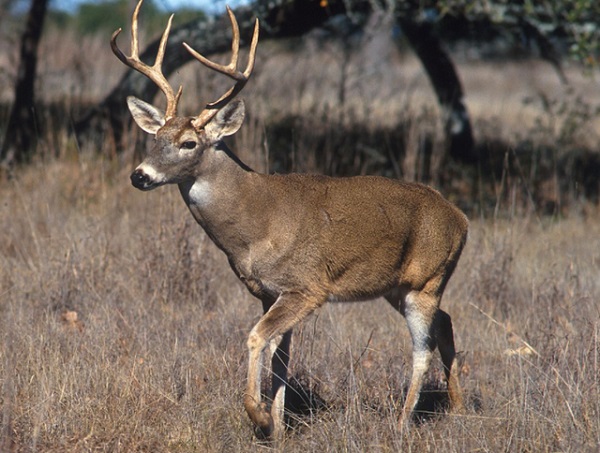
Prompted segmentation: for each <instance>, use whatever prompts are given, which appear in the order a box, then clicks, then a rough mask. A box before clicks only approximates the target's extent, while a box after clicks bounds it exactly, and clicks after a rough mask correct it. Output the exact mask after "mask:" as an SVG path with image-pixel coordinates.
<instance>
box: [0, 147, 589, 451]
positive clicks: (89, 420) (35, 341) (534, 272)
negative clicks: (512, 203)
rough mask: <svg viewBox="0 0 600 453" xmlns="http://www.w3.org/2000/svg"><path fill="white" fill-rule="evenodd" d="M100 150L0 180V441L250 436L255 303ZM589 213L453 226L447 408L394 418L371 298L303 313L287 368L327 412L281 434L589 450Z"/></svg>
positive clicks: (203, 242) (395, 356)
mask: <svg viewBox="0 0 600 453" xmlns="http://www.w3.org/2000/svg"><path fill="white" fill-rule="evenodd" d="M113 165H114V164H112V163H108V162H103V161H101V160H97V159H89V158H85V157H83V156H82V157H81V159H80V160H79V161H68V160H63V161H59V162H51V163H47V164H43V165H42V164H39V165H37V166H35V167H32V168H29V169H27V170H24V171H23V172H21V173H19V174H18V175H17V177H16V178H15V179H14V180H12V181H9V182H6V183H5V184H3V186H2V187H1V188H0V198H1V199H2V200H3V202H2V205H1V207H0V209H1V215H0V219H2V220H1V228H2V231H3V233H4V234H3V236H2V241H1V242H0V260H1V261H0V265H1V269H2V271H1V274H0V294H1V300H2V302H1V305H0V335H1V338H0V384H1V387H2V399H1V400H0V402H1V407H0V414H1V420H2V431H1V442H0V450H2V451H92V450H93V451H253V450H256V449H259V448H263V449H265V448H267V447H266V446H264V445H259V444H258V443H256V441H255V440H254V438H253V434H252V427H251V424H250V421H249V420H248V419H247V417H246V415H245V413H244V412H243V408H242V404H241V400H242V392H243V389H244V382H245V368H246V353H245V336H246V334H247V332H248V331H249V330H250V328H251V326H252V325H253V323H254V322H255V321H256V320H257V319H258V317H259V315H260V304H259V303H257V302H256V301H254V300H253V299H252V298H251V297H250V296H249V295H247V294H246V292H245V290H244V288H243V287H242V286H241V284H239V283H238V282H237V281H236V280H235V277H234V276H233V274H232V273H231V272H230V271H229V269H228V267H227V264H226V262H225V259H224V257H223V256H222V255H221V253H220V252H218V251H217V250H216V248H215V247H214V246H213V245H212V244H211V243H210V241H209V240H208V239H207V238H206V237H205V236H204V234H203V232H202V231H201V229H200V228H199V227H198V226H196V225H195V224H194V223H193V220H192V218H191V216H190V215H189V214H188V213H187V212H186V208H185V206H184V204H183V203H182V202H181V200H180V199H179V195H178V193H177V191H176V189H175V188H172V187H170V188H164V189H161V190H160V191H157V192H154V193H151V194H145V193H141V192H139V191H136V190H134V189H132V188H130V187H129V184H128V182H127V175H126V172H125V171H121V170H115V169H114V168H113ZM598 220H599V217H598V213H597V212H595V213H592V214H589V213H588V217H587V218H584V217H579V216H573V218H569V219H563V220H560V221H553V222H549V221H548V222H546V221H539V220H536V219H528V218H526V219H523V218H519V219H512V220H504V221H500V220H498V221H492V220H490V219H479V220H474V221H473V222H472V229H471V237H470V242H469V244H468V246H467V248H466V250H465V253H464V255H463V258H462V260H461V262H460V265H459V267H458V270H457V272H456V274H455V276H454V277H453V279H452V281H451V284H450V286H449V288H448V290H447V293H446V298H445V300H444V307H445V308H446V309H447V310H448V311H449V312H450V313H451V314H452V316H453V319H454V324H455V329H456V337H457V343H458V347H459V349H460V350H461V351H462V357H463V359H464V362H463V365H462V376H461V380H462V383H463V385H464V388H465V392H466V396H467V399H468V411H467V413H466V414H464V415H461V416H453V415H445V414H440V415H436V416H434V417H433V418H431V419H429V420H427V421H425V422H423V423H422V424H416V425H414V426H413V427H412V428H411V429H410V431H409V432H406V433H401V432H399V431H397V430H396V417H397V416H398V409H399V407H400V405H401V402H402V398H403V392H404V389H405V387H406V385H407V383H408V378H409V371H410V368H409V367H410V365H409V364H410V340H409V337H408V334H407V331H406V328H405V327H404V321H403V320H401V319H400V317H399V316H398V315H397V314H396V313H394V312H393V310H392V309H391V308H390V307H389V306H387V305H386V304H385V303H384V302H383V301H375V302H372V303H362V304H350V305H345V304H335V305H329V306H327V307H325V308H324V309H322V310H321V311H320V312H319V313H317V314H316V315H315V316H313V317H311V318H310V319H309V320H308V321H307V322H306V323H305V324H304V325H303V327H302V328H301V329H299V331H298V332H297V334H296V336H295V359H294V364H293V369H292V373H293V375H294V376H296V377H297V378H299V379H301V381H302V383H303V384H304V386H307V387H310V388H312V389H313V390H314V391H316V392H317V393H318V394H319V395H320V397H321V398H323V399H324V401H325V402H326V404H327V409H322V410H320V411H317V412H316V413H312V414H311V415H308V416H303V417H299V419H298V421H297V423H294V428H292V429H291V430H290V432H289V436H288V438H287V441H286V445H285V446H286V447H287V448H289V450H290V451H313V450H315V451H317V450H318V451H323V450H327V451H398V450H400V449H402V450H404V451H438V450H440V449H443V450H445V451H475V450H477V451H596V450H597V448H598V446H599V445H600V417H599V414H600V364H599V358H600V341H599V335H600V322H599V321H598V319H600V309H599V305H598V295H599V294H600V283H599V280H598V278H597V276H598V270H599V268H600V226H599V225H600V222H598ZM440 371H441V370H440V364H439V363H436V364H435V366H434V370H433V371H432V372H431V374H430V378H429V383H428V385H427V387H428V388H429V389H431V390H432V391H436V390H438V389H443V386H442V385H440V378H441V373H440ZM442 400H443V398H442Z"/></svg>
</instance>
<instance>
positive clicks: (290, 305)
mask: <svg viewBox="0 0 600 453" xmlns="http://www.w3.org/2000/svg"><path fill="white" fill-rule="evenodd" d="M324 302H325V297H323V298H318V297H314V296H312V297H311V296H307V295H306V294H303V293H284V294H281V295H280V296H279V298H278V299H277V301H276V302H275V303H274V304H273V305H272V306H271V308H270V309H269V310H268V311H267V313H265V315H264V316H263V317H262V318H261V319H260V321H259V322H258V323H257V324H256V325H255V326H254V328H253V329H252V331H251V332H250V335H249V337H248V353H249V358H248V384H247V388H246V395H245V396H244V407H245V409H246V412H247V413H248V416H249V417H250V419H251V420H252V422H253V423H254V424H255V425H256V427H257V434H259V435H261V436H264V437H265V438H270V437H272V436H273V435H274V434H276V435H277V436H280V435H282V434H283V432H284V426H283V405H284V403H285V401H284V399H285V398H284V397H285V381H286V379H287V366H288V358H289V343H290V339H291V333H292V332H291V331H292V329H293V327H294V326H295V325H296V324H298V323H299V322H300V321H302V320H303V319H304V318H306V316H308V315H309V314H310V313H312V311H313V310H314V309H315V308H317V307H319V306H320V305H322V304H323V303H324ZM278 336H282V340H281V343H280V345H279V348H278V351H277V354H276V355H275V356H274V357H273V373H274V377H273V390H274V391H275V393H274V395H273V397H274V402H273V408H272V409H273V410H272V411H271V413H269V411H268V410H267V406H266V404H265V403H264V402H262V401H261V394H260V389H261V370H262V367H263V363H262V359H263V352H264V351H265V349H266V347H267V346H268V345H269V343H270V342H271V341H272V340H273V339H274V338H277V337H278Z"/></svg>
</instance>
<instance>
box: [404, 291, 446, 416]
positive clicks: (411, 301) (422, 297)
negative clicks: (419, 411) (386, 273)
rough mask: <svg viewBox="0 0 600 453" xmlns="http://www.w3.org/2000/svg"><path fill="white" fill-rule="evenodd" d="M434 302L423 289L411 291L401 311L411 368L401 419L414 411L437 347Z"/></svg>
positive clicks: (433, 298)
mask: <svg viewBox="0 0 600 453" xmlns="http://www.w3.org/2000/svg"><path fill="white" fill-rule="evenodd" d="M437 306H438V301H437V298H435V297H433V296H430V295H428V294H426V293H424V292H422V291H421V292H418V291H411V292H409V293H408V294H407V295H406V297H405V299H404V304H403V307H402V308H403V310H402V311H403V314H404V317H405V318H406V322H407V324H408V330H409V331H410V335H411V338H412V344H413V360H412V362H413V363H412V368H413V369H412V376H411V379H410V386H409V388H408V393H407V394H406V400H405V401H404V407H403V409H402V416H401V418H400V423H402V422H406V421H408V420H409V417H410V416H411V414H412V413H413V411H414V408H415V406H416V405H417V402H418V400H419V393H420V391H421V387H422V386H423V378H424V377H425V373H427V370H428V369H429V365H430V363H431V357H432V355H433V351H434V350H435V347H436V340H435V333H434V320H435V314H436V312H437Z"/></svg>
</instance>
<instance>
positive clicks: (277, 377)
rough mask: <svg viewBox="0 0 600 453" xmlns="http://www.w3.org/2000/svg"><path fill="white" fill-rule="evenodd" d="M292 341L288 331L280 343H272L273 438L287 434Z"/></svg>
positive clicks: (290, 333) (290, 332)
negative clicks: (286, 404)
mask: <svg viewBox="0 0 600 453" xmlns="http://www.w3.org/2000/svg"><path fill="white" fill-rule="evenodd" d="M291 341H292V331H291V330H288V331H287V332H286V333H284V334H283V337H282V338H281V340H280V341H279V342H277V341H274V342H273V343H272V347H273V348H272V350H271V357H272V358H271V373H272V383H271V397H272V398H273V403H272V405H271V417H272V418H273V437H275V438H282V437H283V434H284V432H285V426H284V414H285V412H284V410H285V391H286V387H287V382H288V364H289V362H290V347H291Z"/></svg>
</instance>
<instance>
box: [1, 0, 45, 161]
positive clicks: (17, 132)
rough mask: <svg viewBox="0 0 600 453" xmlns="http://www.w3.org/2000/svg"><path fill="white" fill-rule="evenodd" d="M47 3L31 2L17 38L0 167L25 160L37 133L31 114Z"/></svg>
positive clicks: (29, 155)
mask: <svg viewBox="0 0 600 453" xmlns="http://www.w3.org/2000/svg"><path fill="white" fill-rule="evenodd" d="M47 6H48V0H32V3H31V9H30V10H29V15H28V17H27V23H26V25H25V31H24V32H23V36H22V37H21V56H20V62H19V68H18V71H17V81H16V84H15V100H14V103H13V107H12V110H11V113H10V117H9V120H8V124H7V127H6V132H5V135H4V142H3V144H2V149H1V150H0V162H2V166H3V167H5V168H6V167H12V166H13V165H14V164H15V163H22V162H26V161H28V160H29V159H30V158H31V156H32V155H33V152H34V151H35V147H36V144H37V138H38V136H39V134H40V131H39V127H38V122H37V121H36V115H35V104H34V102H35V90H34V89H35V74H36V67H37V49H38V44H39V42H40V38H41V35H42V28H43V25H44V18H45V17H46V10H47Z"/></svg>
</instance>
